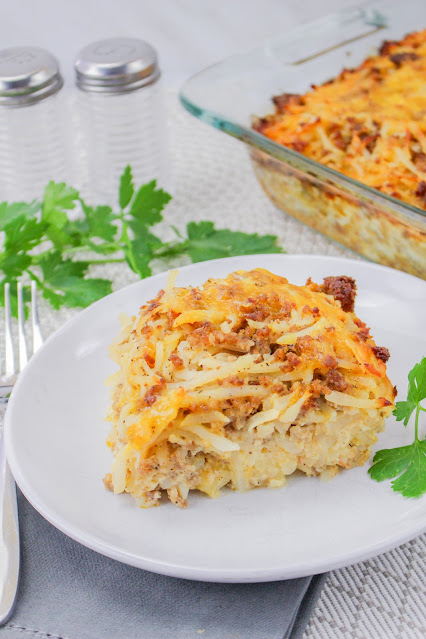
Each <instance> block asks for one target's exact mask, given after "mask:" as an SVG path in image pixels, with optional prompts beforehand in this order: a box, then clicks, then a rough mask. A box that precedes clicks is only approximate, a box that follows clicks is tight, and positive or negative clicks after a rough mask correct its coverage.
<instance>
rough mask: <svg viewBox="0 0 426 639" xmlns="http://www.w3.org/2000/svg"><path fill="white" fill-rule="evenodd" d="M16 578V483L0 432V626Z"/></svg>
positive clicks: (10, 602) (6, 615) (5, 617)
mask: <svg viewBox="0 0 426 639" xmlns="http://www.w3.org/2000/svg"><path fill="white" fill-rule="evenodd" d="M18 581H19V522H18V506H17V502H16V486H15V482H14V480H13V477H12V473H11V472H10V470H9V466H8V464H7V461H6V452H5V446H4V436H2V435H0V626H1V625H3V624H5V623H6V621H7V620H8V619H9V617H10V615H11V614H12V612H13V608H14V605H15V601H16V595H17V592H18Z"/></svg>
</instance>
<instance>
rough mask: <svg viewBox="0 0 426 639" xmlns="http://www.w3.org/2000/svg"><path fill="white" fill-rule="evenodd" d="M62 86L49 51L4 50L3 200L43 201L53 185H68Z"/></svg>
mask: <svg viewBox="0 0 426 639" xmlns="http://www.w3.org/2000/svg"><path fill="white" fill-rule="evenodd" d="M62 85H63V80H62V76H61V74H60V70H59V65H58V62H57V60H56V59H55V58H54V57H53V56H52V55H51V54H50V53H49V52H48V51H45V50H44V49H40V48H38V47H13V48H9V49H4V50H3V51H0V201H2V200H9V201H14V200H18V201H23V200H32V199H34V198H40V197H41V196H42V194H43V190H44V187H45V186H46V184H47V183H48V182H49V180H56V181H63V180H65V178H66V170H67V160H68V158H67V153H66V142H65V138H64V135H65V133H64V126H63V117H62V115H63V110H62V105H61V96H60V95H59V91H60V89H61V87H62Z"/></svg>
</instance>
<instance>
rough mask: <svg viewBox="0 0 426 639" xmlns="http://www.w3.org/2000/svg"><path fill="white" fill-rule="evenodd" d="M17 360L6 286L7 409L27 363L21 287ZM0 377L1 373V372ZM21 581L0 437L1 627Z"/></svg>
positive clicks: (3, 394) (35, 325) (1, 385)
mask: <svg viewBox="0 0 426 639" xmlns="http://www.w3.org/2000/svg"><path fill="white" fill-rule="evenodd" d="M36 294H37V288H36V283H35V282H31V321H32V352H33V353H35V352H36V350H37V349H38V348H40V346H41V345H42V343H43V338H42V335H41V330H40V322H39V318H38V311H37V296H36ZM17 297H18V346H19V350H18V358H16V357H15V354H14V347H13V339H12V319H11V310H10V287H9V284H5V287H4V300H5V305H4V308H5V366H4V372H3V374H0V403H2V404H3V408H5V406H6V405H7V402H8V400H9V394H10V392H11V391H12V389H13V386H14V384H15V381H16V379H17V377H18V373H20V372H21V371H22V369H23V368H24V366H25V364H26V363H27V361H28V357H29V356H28V350H27V344H26V339H25V314H24V301H23V291H22V284H21V283H20V282H19V283H18V289H17ZM0 373H1V369H0ZM18 581H19V523H18V508H17V503H16V486H15V482H14V480H13V477H12V474H11V472H10V470H9V467H8V464H7V461H6V452H5V446H4V437H3V433H0V626H1V625H3V624H5V623H6V621H7V620H8V619H9V617H10V615H11V614H12V612H13V608H14V605H15V601H16V595H17V592H18Z"/></svg>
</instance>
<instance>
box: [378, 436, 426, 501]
mask: <svg viewBox="0 0 426 639" xmlns="http://www.w3.org/2000/svg"><path fill="white" fill-rule="evenodd" d="M373 462H374V466H372V467H371V468H370V470H369V471H368V472H369V473H370V475H371V477H372V478H373V479H375V480H376V481H383V480H384V479H391V478H392V477H397V479H394V481H393V482H392V488H393V490H394V491H395V492H398V493H401V495H403V496H404V497H420V495H423V493H425V492H426V441H422V442H420V441H418V440H416V441H415V442H414V443H413V444H411V445H410V446H403V447H402V448H390V449H385V450H379V452H378V453H376V454H375V455H374V459H373ZM398 475H399V477H398Z"/></svg>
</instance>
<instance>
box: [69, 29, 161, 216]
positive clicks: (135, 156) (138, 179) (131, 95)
mask: <svg viewBox="0 0 426 639" xmlns="http://www.w3.org/2000/svg"><path fill="white" fill-rule="evenodd" d="M75 71H76V84H77V87H78V89H79V91H78V92H77V95H76V105H75V113H76V118H77V120H76V131H77V136H76V153H75V157H76V166H75V180H74V181H75V182H76V184H77V186H78V187H79V189H80V191H81V193H82V195H83V197H84V198H85V199H86V200H87V201H88V202H89V203H92V204H109V205H111V206H116V204H117V193H118V184H119V177H120V175H121V173H122V172H123V170H124V168H125V167H126V165H128V164H130V166H131V168H132V171H133V176H134V181H135V184H136V186H139V185H141V184H143V183H146V182H148V181H150V180H153V179H156V180H157V182H158V184H159V185H160V186H163V187H165V188H169V185H170V183H169V173H168V162H167V148H166V147H167V133H166V118H165V112H164V104H163V94H162V87H161V84H160V82H159V78H160V70H159V66H158V60H157V54H156V52H155V50H154V49H153V47H152V46H151V45H149V44H148V43H147V42H144V41H143V40H139V39H135V38H111V39H108V40H101V41H99V42H95V43H93V44H90V45H88V46H87V47H85V48H84V49H82V50H81V51H80V53H79V54H78V55H77V58H76V61H75Z"/></svg>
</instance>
